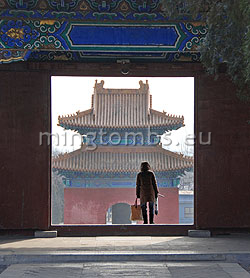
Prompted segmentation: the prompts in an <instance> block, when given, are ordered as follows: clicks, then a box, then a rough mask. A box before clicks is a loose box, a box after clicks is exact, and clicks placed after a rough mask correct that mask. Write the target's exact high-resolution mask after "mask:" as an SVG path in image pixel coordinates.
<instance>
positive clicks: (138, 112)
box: [58, 81, 184, 130]
mask: <svg viewBox="0 0 250 278" xmlns="http://www.w3.org/2000/svg"><path fill="white" fill-rule="evenodd" d="M139 84H140V88H139V89H106V88H103V85H104V82H103V81H101V82H100V83H96V84H95V87H94V94H93V95H92V107H91V109H88V110H85V111H83V112H80V111H79V112H76V114H73V115H66V116H59V117H58V125H60V126H63V127H66V128H69V127H70V128H72V129H74V128H79V127H95V128H98V127H99V128H116V127H119V128H140V127H142V128H143V127H149V126H150V127H166V130H167V129H172V127H173V126H178V127H182V126H184V117H183V116H182V117H179V116H175V115H169V114H167V113H166V112H160V111H156V110H154V109H152V96H151V95H150V93H149V86H148V83H146V84H144V83H143V82H142V81H140V83H139Z"/></svg>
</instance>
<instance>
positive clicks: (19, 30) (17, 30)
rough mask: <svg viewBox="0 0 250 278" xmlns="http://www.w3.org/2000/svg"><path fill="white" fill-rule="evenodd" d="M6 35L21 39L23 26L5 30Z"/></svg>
mask: <svg viewBox="0 0 250 278" xmlns="http://www.w3.org/2000/svg"><path fill="white" fill-rule="evenodd" d="M6 35H7V36H8V37H10V38H12V39H23V36H24V32H23V28H11V29H9V30H8V31H7V32H6Z"/></svg>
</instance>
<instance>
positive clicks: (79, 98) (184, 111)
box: [51, 76, 194, 153]
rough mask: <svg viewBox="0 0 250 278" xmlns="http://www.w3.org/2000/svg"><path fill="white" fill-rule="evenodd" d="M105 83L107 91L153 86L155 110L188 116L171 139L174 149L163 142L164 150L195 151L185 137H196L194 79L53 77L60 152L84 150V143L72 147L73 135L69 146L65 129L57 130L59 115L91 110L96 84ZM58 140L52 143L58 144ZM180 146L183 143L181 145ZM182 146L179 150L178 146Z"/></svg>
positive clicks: (172, 134)
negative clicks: (186, 143)
mask: <svg viewBox="0 0 250 278" xmlns="http://www.w3.org/2000/svg"><path fill="white" fill-rule="evenodd" d="M96 79H97V80H98V82H100V81H101V80H104V82H105V83H104V88H139V81H140V80H142V81H143V82H144V83H145V81H146V80H148V82H149V89H150V93H151V95H152V99H153V100H152V108H153V109H155V110H159V111H163V110H164V111H166V112H167V113H170V114H175V115H180V116H182V115H183V116H184V123H185V127H182V128H180V129H179V130H178V131H175V132H172V133H171V136H168V137H170V138H171V140H172V142H173V143H172V144H171V145H170V146H166V145H165V143H166V142H169V141H164V140H163V141H162V143H163V146H164V147H165V148H167V149H169V150H172V151H176V152H186V153H187V152H188V153H190V152H192V147H187V146H186V145H185V144H184V142H185V137H186V136H187V135H188V134H193V133H194V78H192V77H173V78H170V77H150V78H140V77H68V76H67V77H59V76H56V77H55V76H54V77H52V82H51V84H52V85H51V87H52V88H51V95H52V96H51V99H52V133H53V134H55V133H58V134H59V146H57V147H56V148H57V149H59V150H60V151H72V150H75V149H78V148H79V147H80V141H79V140H77V139H75V142H74V143H75V144H74V146H72V140H71V136H70V134H72V133H71V132H67V139H69V140H67V145H66V146H64V145H65V139H64V138H65V137H62V134H63V133H64V132H65V131H64V130H63V128H62V127H58V126H57V122H58V115H65V114H71V113H75V112H76V111H78V110H80V111H84V110H87V109H89V108H91V95H92V94H93V87H94V84H95V80H96ZM56 141H57V140H55V139H53V140H52V142H53V143H54V144H57V142H56ZM178 143H180V144H179V145H178ZM177 145H178V146H177Z"/></svg>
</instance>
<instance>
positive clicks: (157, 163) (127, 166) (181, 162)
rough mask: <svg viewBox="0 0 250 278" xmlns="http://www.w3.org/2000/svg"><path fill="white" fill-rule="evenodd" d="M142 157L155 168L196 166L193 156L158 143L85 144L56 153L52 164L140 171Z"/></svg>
mask: <svg viewBox="0 0 250 278" xmlns="http://www.w3.org/2000/svg"><path fill="white" fill-rule="evenodd" d="M142 161H148V162H149V164H150V165H151V168H152V170H153V171H171V170H178V169H188V168H191V167H193V159H192V158H190V157H184V156H183V155H181V154H177V153H173V152H170V151H168V150H165V149H163V148H162V147H161V146H160V145H158V146H150V147H149V146H140V147H136V146H133V147H128V146H111V147H110V146H99V147H98V148H97V149H95V150H94V151H91V150H88V149H87V148H86V145H83V146H82V147H81V149H79V150H76V151H74V152H71V153H66V154H62V155H59V156H57V157H53V159H52V168H54V169H63V170H71V171H79V172H138V169H139V167H140V164H141V162H142Z"/></svg>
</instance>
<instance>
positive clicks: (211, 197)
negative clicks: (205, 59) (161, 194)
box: [196, 74, 250, 228]
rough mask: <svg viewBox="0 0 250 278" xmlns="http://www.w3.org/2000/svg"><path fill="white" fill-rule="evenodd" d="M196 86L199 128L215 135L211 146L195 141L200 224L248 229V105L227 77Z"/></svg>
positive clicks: (202, 79) (205, 79)
mask: <svg viewBox="0 0 250 278" xmlns="http://www.w3.org/2000/svg"><path fill="white" fill-rule="evenodd" d="M196 84H197V100H196V101H197V106H196V108H197V110H196V111H197V113H196V115H197V131H198V132H204V133H205V134H207V133H208V132H211V135H212V144H211V145H206V146H205V145H201V144H196V147H197V149H196V150H197V152H196V154H197V160H196V177H197V180H196V224H197V226H198V227H199V228H229V227H230V228H232V227H241V228H244V227H250V124H248V121H249V120H250V104H244V103H243V102H240V101H239V99H238V98H237V97H236V90H235V87H234V86H233V85H232V83H231V82H230V81H229V80H228V79H227V78H226V77H225V76H223V75H221V76H220V78H219V79H218V80H217V81H215V80H214V78H213V77H208V76H206V75H204V74H201V75H200V76H198V78H197V80H196ZM204 141H206V136H204Z"/></svg>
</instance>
